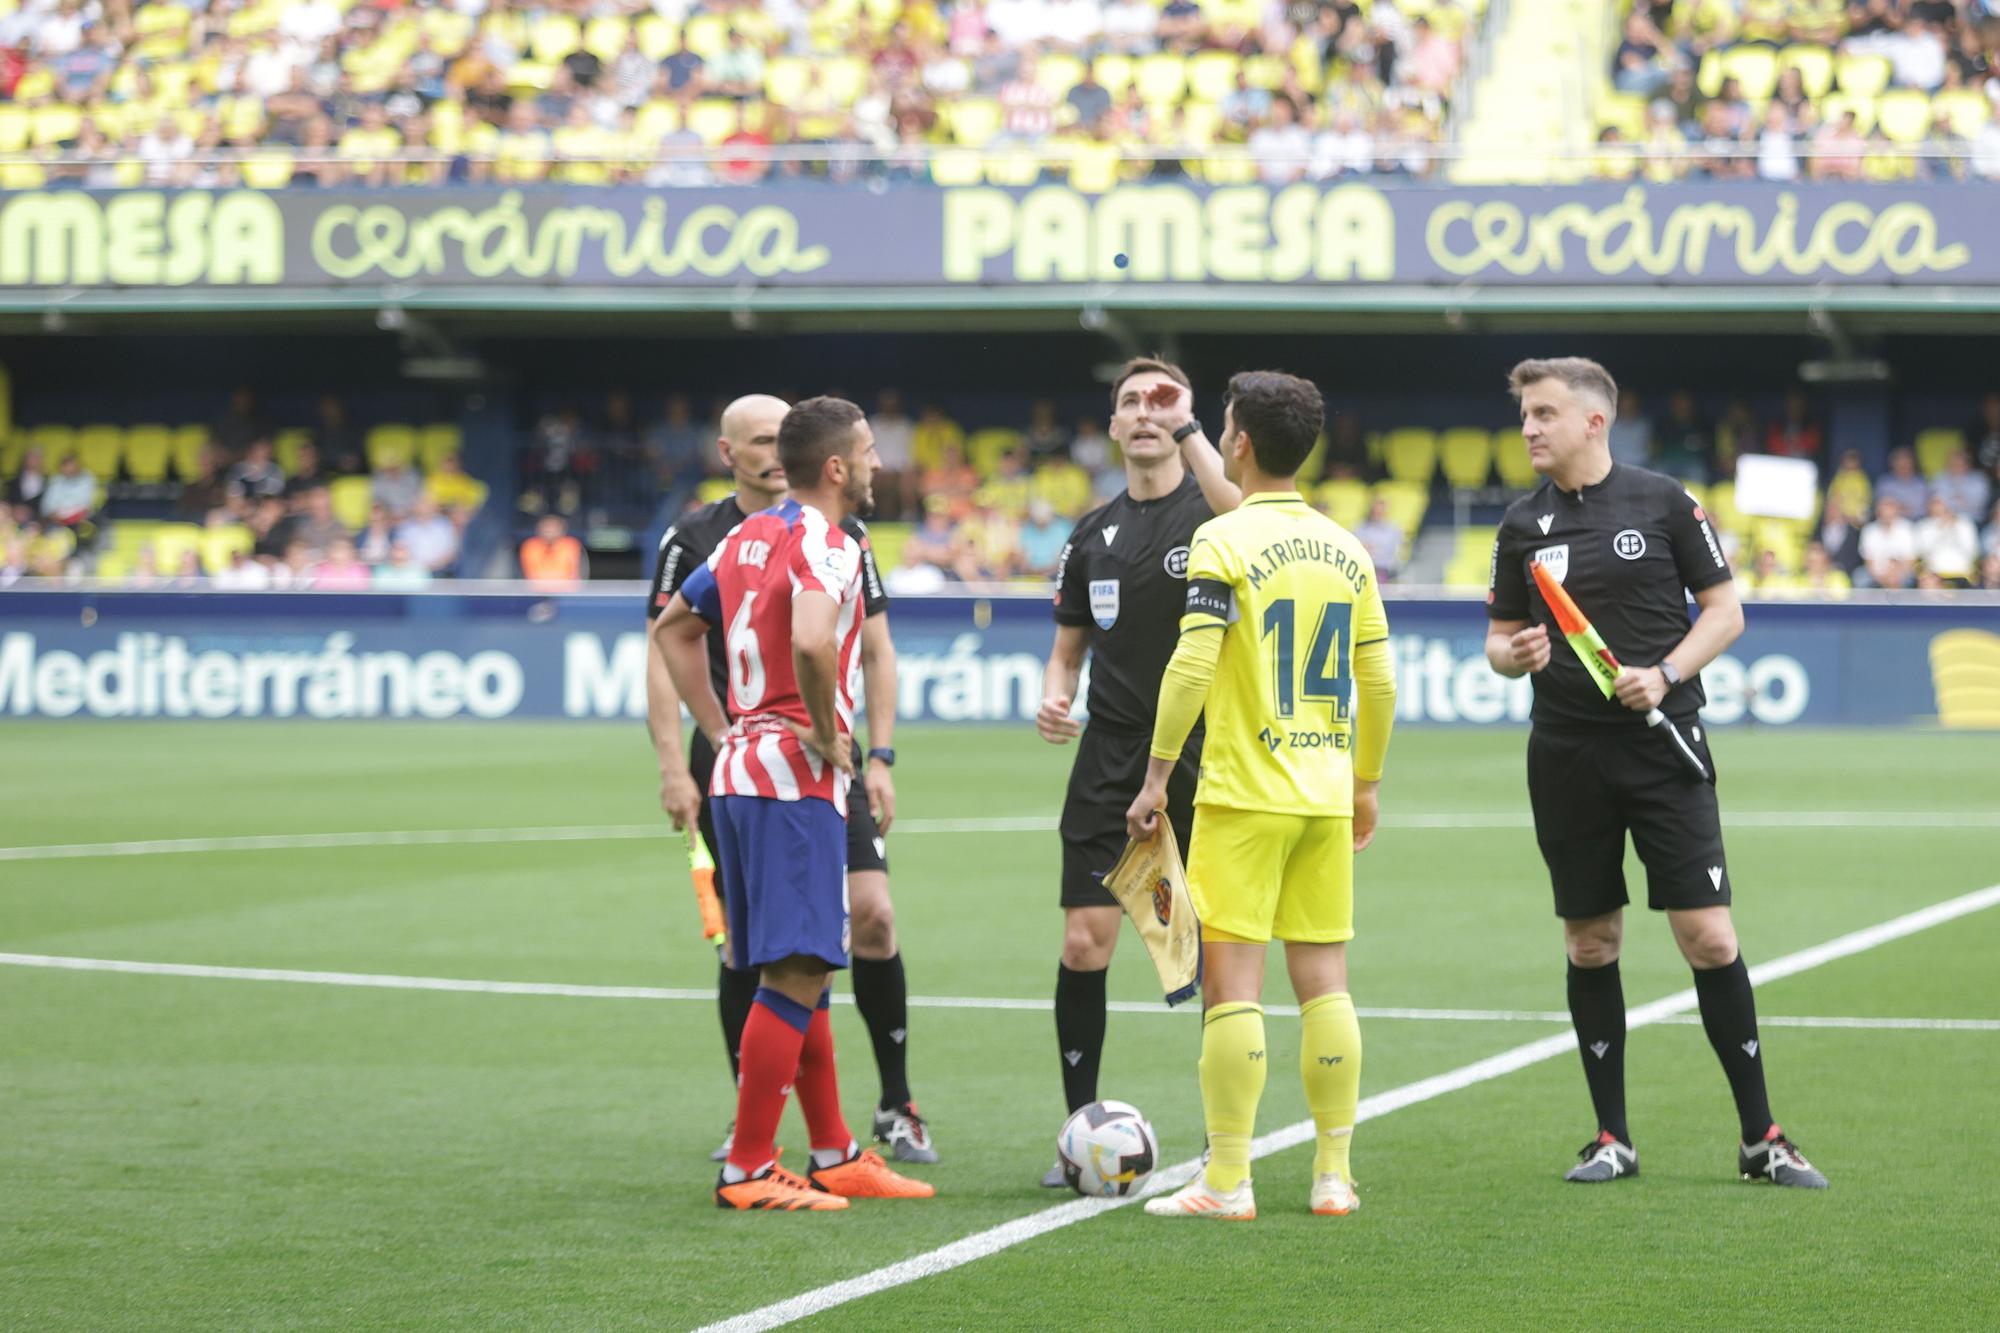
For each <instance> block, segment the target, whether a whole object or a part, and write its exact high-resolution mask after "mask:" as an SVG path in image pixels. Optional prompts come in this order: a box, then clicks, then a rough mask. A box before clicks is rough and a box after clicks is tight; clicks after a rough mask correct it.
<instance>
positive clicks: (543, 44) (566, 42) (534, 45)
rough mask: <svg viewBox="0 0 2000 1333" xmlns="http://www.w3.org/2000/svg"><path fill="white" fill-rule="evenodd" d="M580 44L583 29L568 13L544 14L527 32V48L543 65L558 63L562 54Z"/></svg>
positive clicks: (581, 43)
mask: <svg viewBox="0 0 2000 1333" xmlns="http://www.w3.org/2000/svg"><path fill="white" fill-rule="evenodd" d="M581 45H583V29H582V27H581V26H580V25H579V24H578V23H577V21H576V20H575V19H574V18H573V17H571V16H570V15H568V14H563V13H553V14H548V15H545V16H544V17H543V18H542V20H541V21H540V22H539V23H537V24H535V26H534V28H533V29H532V30H531V31H530V32H529V34H528V49H529V50H530V51H532V52H534V56H535V59H536V60H539V61H540V62H542V63H543V64H545V65H555V64H560V63H561V62H562V58H563V57H564V56H566V55H568V54H569V53H570V52H572V51H574V50H576V49H577V47H579V46H581Z"/></svg>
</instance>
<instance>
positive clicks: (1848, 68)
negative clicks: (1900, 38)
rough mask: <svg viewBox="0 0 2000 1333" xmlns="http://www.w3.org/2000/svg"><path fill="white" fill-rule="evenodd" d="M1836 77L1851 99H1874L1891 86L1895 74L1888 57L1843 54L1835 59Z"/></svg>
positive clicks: (1841, 88)
mask: <svg viewBox="0 0 2000 1333" xmlns="http://www.w3.org/2000/svg"><path fill="white" fill-rule="evenodd" d="M1833 70H1834V77H1835V78H1836V79H1837V80H1838V86H1839V88H1840V91H1842V92H1844V93H1846V94H1848V95H1849V96H1850V97H1874V96H1875V95H1876V94H1878V93H1881V92H1882V91H1884V90H1885V89H1887V88H1888V86H1889V79H1890V76H1891V75H1892V74H1893V73H1894V69H1893V67H1892V66H1891V65H1890V64H1889V58H1888V57H1887V56H1865V55H1852V54H1842V55H1839V56H1837V57H1835V59H1834V65H1833Z"/></svg>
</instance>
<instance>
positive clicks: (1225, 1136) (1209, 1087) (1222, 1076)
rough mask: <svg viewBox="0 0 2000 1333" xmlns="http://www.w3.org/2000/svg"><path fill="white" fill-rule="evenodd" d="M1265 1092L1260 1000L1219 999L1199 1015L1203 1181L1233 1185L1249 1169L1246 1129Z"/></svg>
mask: <svg viewBox="0 0 2000 1333" xmlns="http://www.w3.org/2000/svg"><path fill="white" fill-rule="evenodd" d="M1263 1096H1264V1006H1263V1005H1261V1004H1250V1003H1248V1002H1246V1001H1241V1000H1237V1001H1232V1002H1231V1003H1229V1004H1218V1005H1216V1006H1215V1007H1214V1008H1213V1009H1210V1010H1209V1011H1208V1012H1207V1013H1205V1014H1203V1015H1202V1016H1201V1109H1202V1115H1203V1118H1204V1119H1205V1120H1206V1122H1207V1125H1208V1183H1209V1185H1210V1186H1211V1187H1213V1188H1215V1189H1218V1190H1233V1189H1235V1188H1236V1187H1237V1186H1238V1185H1241V1184H1242V1183H1243V1182H1244V1181H1245V1180H1246V1179H1248V1178H1249V1175H1250V1135H1251V1133H1252V1131H1254V1130H1255V1129H1256V1128H1257V1103H1258V1102H1259V1101H1260V1100H1261V1099H1262V1098H1263Z"/></svg>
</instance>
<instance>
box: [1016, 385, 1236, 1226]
mask: <svg viewBox="0 0 2000 1333" xmlns="http://www.w3.org/2000/svg"><path fill="white" fill-rule="evenodd" d="M1108 433H1109V434H1110V436H1111V438H1112V440H1113V441H1114V442H1115V443H1116V444H1117V445H1118V448H1119V450H1120V452H1121V453H1122V454H1123V455H1124V459H1125V490H1124V491H1123V492H1122V493H1121V494H1120V495H1119V496H1118V497H1117V498H1116V499H1114V500H1112V501H1111V502H1110V503H1109V504H1107V505H1105V506H1103V507H1102V508H1100V509H1095V510H1092V511H1091V512H1090V513H1088V514H1086V515H1084V517H1083V519H1082V520H1081V521H1080V522H1078V523H1077V525H1076V529H1075V531H1073V532H1072V533H1071V534H1070V539H1069V543H1068V544H1067V545H1066V546H1064V547H1063V551H1062V557H1061V559H1060V560H1059V561H1058V562H1057V565H1056V593H1055V620H1056V639H1055V647H1054V648H1053V649H1052V650H1051V651H1050V653H1049V661H1048V666H1047V668H1046V669H1045V670H1044V672H1043V674H1042V706H1041V708H1040V710H1039V711H1038V712H1037V713H1036V715H1035V729H1036V730H1037V731H1039V732H1040V733H1041V736H1042V739H1043V740H1045V741H1048V742H1049V743H1050V744H1052V745H1067V744H1069V742H1070V741H1071V740H1072V739H1074V738H1075V737H1077V736H1078V735H1081V736H1082V738H1083V740H1082V743H1081V744H1080V745H1078V747H1077V753H1076V762H1075V764H1074V765H1073V766H1072V767H1071V769H1070V777H1069V790H1068V793H1067V794H1066V795H1065V797H1064V798H1063V812H1062V845H1063V862H1062V907H1063V944H1062V962H1061V964H1060V965H1059V966H1058V967H1057V969H1056V1050H1057V1052H1058V1053H1059V1054H1060V1056H1061V1059H1062V1080H1063V1096H1064V1098H1065V1099H1066V1100H1067V1102H1068V1103H1069V1109H1070V1110H1071V1111H1075V1110H1077V1109H1079V1108H1080V1107H1084V1106H1088V1105H1090V1103H1092V1102H1094V1101H1096V1100H1097V1068H1098V1062H1099V1060H1100V1058H1101V1057H1102V1055H1103V1053H1104V1025H1105V1001H1104V980H1105V973H1106V972H1107V971H1108V970H1109V968H1110V966H1111V951H1112V948H1113V947H1114V946H1115V945H1116V944H1117V943H1118V923H1119V915H1120V912H1119V907H1118V900H1117V898H1115V897H1113V896H1112V893H1111V891H1110V890H1109V889H1107V888H1105V887H1104V884H1103V878H1104V874H1105V872H1106V871H1108V870H1110V869H1111V867H1112V866H1113V865H1115V864H1117V861H1118V857H1119V856H1120V854H1122V853H1123V852H1124V850H1125V807H1126V806H1128V805H1130V804H1131V802H1132V797H1133V796H1134V795H1136V794H1137V793H1138V791H1139V788H1140V787H1142V786H1144V785H1145V777H1146V762H1147V760H1148V758H1149V757H1150V751H1151V749H1152V744H1153V713H1154V710H1155V709H1156V707H1157V706H1158V704H1159V700H1160V678H1161V677H1162V676H1163V675H1165V674H1166V670H1167V659H1168V658H1170V657H1172V656H1173V654H1174V645H1175V643H1176V642H1178V641H1179V639H1180V624H1181V613H1182V612H1183V611H1184V610H1186V607H1187V562H1188V545H1189V543H1191V542H1192V541H1193V540H1194V530H1195V529H1196V528H1198V527H1200V526H1201V525H1202V524H1204V523H1206V522H1208V520H1209V519H1211V518H1213V517H1214V516H1215V515H1216V514H1217V513H1222V512H1226V511H1228V510H1232V509H1234V508H1235V507H1236V505H1237V503H1238V502H1239V501H1240V500H1241V499H1242V498H1243V497H1242V492H1241V491H1239V490H1238V489H1237V488H1236V486H1235V485H1234V484H1233V483H1232V482H1230V481H1229V480H1228V479H1227V478H1226V477H1224V476H1223V473H1222V455H1221V454H1219V453H1217V452H1216V450H1215V447H1214V446H1213V445H1211V444H1210V443H1209V442H1208V440H1207V439H1206V437H1204V436H1203V434H1202V430H1201V423H1200V422H1198V421H1196V420H1195V418H1194V391H1193V389H1192V388H1191V387H1190V385H1189V383H1188V377H1187V374H1186V372H1184V371H1183V370H1181V368H1180V367H1179V366H1176V365H1173V364H1171V363H1169V362H1166V361H1161V360H1157V359H1154V358H1151V357H1138V358H1135V359H1133V360H1131V361H1127V362H1126V363H1125V364H1124V365H1123V366H1121V367H1119V369H1118V373H1117V376H1116V378H1115V379H1114V380H1113V381H1112V384H1111V424H1110V427H1109V432H1108ZM1086 653H1087V654H1088V655H1089V657H1090V698H1089V706H1088V712H1089V715H1090V725H1089V727H1088V728H1085V727H1083V726H1082V725H1081V724H1079V723H1078V722H1077V721H1076V720H1075V719H1074V718H1072V717H1071V716H1070V712H1071V710H1072V708H1073V707H1074V706H1075V704H1076V702H1077V698H1076V695H1077V689H1078V685H1079V681H1080V680H1081V677H1082V672H1083V663H1084V657H1085V655H1086ZM1201 741H1202V732H1201V728H1200V727H1199V726H1198V725H1197V726H1196V728H1195V730H1194V734H1193V735H1191V736H1190V737H1189V738H1188V742H1187V748H1186V749H1185V750H1184V751H1183V752H1182V755H1181V762H1180V764H1179V766H1178V767H1177V768H1176V769H1175V770H1174V776H1173V779H1172V780H1171V781H1170V782H1169V783H1168V784H1167V818H1168V820H1169V821H1170V822H1171V823H1172V825H1173V829H1174V836H1175V837H1176V838H1178V839H1180V845H1181V846H1182V847H1183V848H1185V847H1186V846H1187V845H1188V833H1189V827H1190V825H1191V824H1192V822H1193V820H1194V788H1195V778H1196V776H1197V775H1198V773H1199V770H1200V767H1201ZM1042 1184H1043V1185H1045V1186H1048V1187H1049V1188H1051V1189H1060V1188H1061V1187H1062V1185H1063V1175H1062V1166H1061V1164H1060V1163H1058V1164H1057V1165H1055V1166H1053V1167H1051V1168H1050V1169H1049V1172H1048V1174H1047V1175H1045V1176H1044V1177H1043V1178H1042Z"/></svg>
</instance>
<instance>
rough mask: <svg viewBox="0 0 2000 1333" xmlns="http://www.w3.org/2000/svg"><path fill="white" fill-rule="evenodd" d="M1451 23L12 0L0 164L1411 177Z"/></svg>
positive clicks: (332, 172) (1467, 19)
mask: <svg viewBox="0 0 2000 1333" xmlns="http://www.w3.org/2000/svg"><path fill="white" fill-rule="evenodd" d="M1475 22H1476V20H1475V19H1474V17H1473V15H1472V12H1471V10H1470V8H1469V7H1466V6H1464V5H1462V4H1461V3H1460V0H1435V3H1431V4H1428V5H1426V6H1424V7H1423V9H1422V12H1421V13H1419V14H1417V15H1416V16H1415V17H1410V16H1406V14H1405V12H1404V10H1403V9H1402V8H1399V7H1398V6H1397V5H1396V4H1394V3H1387V2H1383V3H1376V4H1373V5H1368V4H1364V3H1362V2H1361V0H1300V3H1290V4H1284V3H1267V2H1266V0H1165V3H1164V4H1160V3H1155V0H908V2H907V3H896V2H895V0H890V2H889V3H882V2H881V0H866V2H865V3H864V2H863V0H452V2H451V3H445V4H440V3H412V2H410V0H359V2H358V3H352V4H342V3H338V2H337V0H272V2H270V3H264V4H257V5H248V4H238V3H230V2H229V0H211V2H210V3H200V0H196V2H195V3H191V4H188V5H186V6H183V5H179V4H166V3H149V2H147V0H22V2H21V3H20V5H19V7H18V8H16V9H15V10H14V11H13V12H11V13H9V14H6V15H4V16H0V99H5V101H4V102H0V153H12V154H14V155H15V156H14V157H13V158H12V159H11V160H10V161H7V162H5V163H0V184H4V185H6V186H8V187H11V188H38V187H40V186H42V185H44V184H48V183H75V184H82V185H87V186H99V187H108V186H130V185H140V184H146V185H153V186H205V187H225V186H231V185H235V184H238V183H247V184H250V185H254V186H260V187H265V188H274V187H278V186H283V185H319V186H331V185H348V184H361V185H396V184H439V183H444V182H460V181H463V182H481V181H488V180H493V181H505V182H510V183H511V182H532V181H539V180H545V179H553V180H558V181H563V182H567V183H572V184H608V183H624V182H634V183H644V184H648V185H652V186H694V185H703V184H709V183H713V182H715V181H718V180H721V181H729V182H742V181H751V180H756V179H759V178H761V177H763V176H764V175H766V174H767V173H769V172H777V173H779V174H787V175H807V174H810V175H819V176H829V175H830V176H832V177H835V178H839V179H852V178H855V177H858V176H863V175H869V176H882V175H887V176H889V177H892V178H904V179H924V178H928V177H929V176H930V174H931V167H930V163H929V158H930V153H929V152H928V150H929V149H931V148H935V147H943V146H963V147H970V148H985V147H988V146H989V145H992V146H1000V145H1006V146H1014V147H1022V146H1025V147H1028V148H1031V149H1048V150H1050V155H1051V157H1052V158H1054V159H1058V160H1060V159H1064V158H1066V157H1068V156H1070V155H1075V156H1076V157H1077V158H1078V160H1079V164H1080V165H1079V166H1078V167H1075V168H1072V169H1071V176H1072V179H1073V180H1075V181H1076V182H1077V183H1078V184H1080V185H1085V186H1087V187H1090V188H1104V187H1105V186H1108V185H1109V184H1111V183H1113V182H1115V180H1117V179H1119V178H1120V177H1121V175H1123V174H1124V173H1125V171H1126V170H1127V167H1126V164H1124V163H1122V162H1121V158H1123V157H1124V156H1125V155H1126V152H1127V150H1131V149H1154V150H1163V155H1164V157H1165V158H1166V159H1167V160H1166V161H1165V162H1164V163H1163V164H1162V165H1161V166H1160V167H1158V168H1157V170H1159V171H1161V172H1175V173H1178V172H1180V171H1181V170H1183V168H1182V166H1181V165H1180V162H1179V160H1178V155H1177V154H1176V153H1174V152H1172V151H1171V150H1176V149H1184V148H1197V149H1198V148H1204V147H1207V146H1209V145H1211V144H1215V143H1224V144H1239V145H1248V146H1249V148H1250V150H1251V156H1252V158H1254V166H1251V167H1250V169H1251V170H1252V172H1253V174H1260V175H1262V176H1263V177H1264V178H1265V179H1267V180H1288V179H1297V178H1299V177H1300V176H1302V175H1304V174H1306V173H1308V172H1310V173H1311V174H1313V175H1315V176H1320V177H1326V176H1333V175H1338V174H1342V173H1344V172H1365V171H1376V170H1382V171H1403V170H1408V171H1418V172H1421V171H1424V170H1427V169H1428V163H1429V155H1428V154H1427V153H1425V152H1424V151H1423V148H1424V145H1426V144H1428V143H1430V142H1434V141H1435V140H1437V139H1438V138H1439V137H1440V130H1441V126H1442V123H1443V120H1444V116H1445V112H1446V110H1447V104H1448V100H1449V96H1450V93H1451V90H1452V86H1453V84H1454V82H1455V81H1456V79H1457V77H1458V74H1459V71H1460V68H1461V65H1462V63H1463V60H1464V53H1465V45H1466V38H1467V36H1468V34H1469V32H1470V30H1471V28H1472V26H1473V24H1474V23H1475ZM773 145H777V146H786V145H801V146H806V147H808V148H809V149H810V150H811V151H810V152H809V153H808V154H805V155H806V156H810V157H813V158H816V159H818V160H817V161H815V162H812V163H802V162H793V161H782V162H779V163H777V164H775V165H774V164H772V163H770V162H769V161H768V160H766V159H765V158H764V157H762V156H760V155H759V153H758V151H757V150H760V149H763V148H768V147H770V146H773ZM729 150H736V151H737V152H739V153H741V156H735V157H732V156H730V154H729ZM1144 156H1145V155H1144V154H1141V155H1139V158H1138V159H1137V160H1135V161H1134V162H1133V163H1132V164H1130V167H1129V169H1130V171H1131V172H1132V173H1134V174H1144V173H1145V172H1146V171H1147V170H1149V168H1148V166H1147V163H1146V161H1145V160H1144ZM1246 165H1248V164H1246ZM1034 170H1035V168H1034V167H1033V166H1032V165H1031V166H1030V168H1029V172H1030V177H1031V178H1032V175H1033V173H1034Z"/></svg>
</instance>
